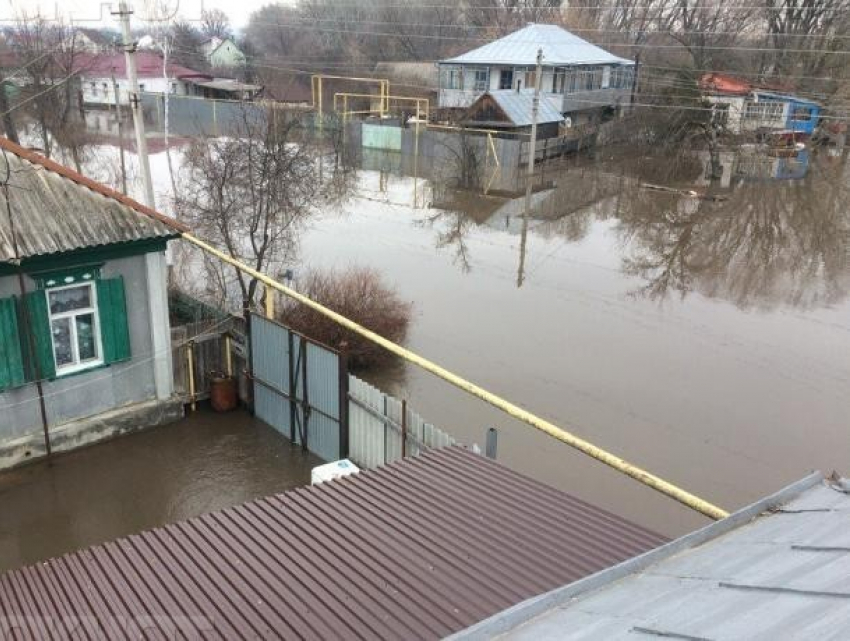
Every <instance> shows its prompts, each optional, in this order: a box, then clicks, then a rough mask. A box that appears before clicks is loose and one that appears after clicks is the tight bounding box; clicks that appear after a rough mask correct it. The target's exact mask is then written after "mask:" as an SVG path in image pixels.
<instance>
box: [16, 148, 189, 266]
mask: <svg viewBox="0 0 850 641" xmlns="http://www.w3.org/2000/svg"><path fill="white" fill-rule="evenodd" d="M0 151H2V153H0V181H5V180H6V164H5V162H4V161H2V158H6V159H8V162H9V169H10V172H9V200H10V202H11V208H12V216H13V217H14V224H15V235H16V237H17V244H18V253H17V257H20V258H30V257H33V256H42V255H46V254H55V253H60V252H67V251H73V250H75V249H83V248H87V247H97V246H101V245H110V244H114V243H126V242H132V241H136V240H146V239H152V238H173V237H175V236H177V235H179V233H180V232H181V231H186V230H187V228H186V227H185V226H184V225H182V224H181V223H179V222H177V221H176V220H174V219H172V218H169V217H168V216H165V215H163V214H160V213H159V212H157V211H154V210H153V209H151V208H149V207H146V206H145V205H142V204H141V203H138V202H136V201H135V200H133V199H132V198H128V197H127V196H125V195H123V194H120V193H118V192H116V191H114V190H113V189H110V188H109V187H107V186H106V185H103V184H101V183H98V182H95V181H94V180H91V179H90V178H86V177H85V176H83V175H82V174H79V173H77V172H76V171H74V170H72V169H70V168H68V167H64V166H62V165H60V164H58V163H56V162H53V161H52V160H49V159H47V158H45V157H44V156H42V155H40V154H37V153H36V152H34V151H29V150H27V149H24V148H23V147H20V146H19V145H16V144H14V143H12V142H10V141H9V140H7V139H6V138H0ZM15 257H16V254H15V250H14V245H13V242H12V234H11V229H10V226H9V217H8V214H7V211H6V196H5V193H4V190H2V189H0V261H4V262H8V261H11V260H12V259H14V258H15Z"/></svg>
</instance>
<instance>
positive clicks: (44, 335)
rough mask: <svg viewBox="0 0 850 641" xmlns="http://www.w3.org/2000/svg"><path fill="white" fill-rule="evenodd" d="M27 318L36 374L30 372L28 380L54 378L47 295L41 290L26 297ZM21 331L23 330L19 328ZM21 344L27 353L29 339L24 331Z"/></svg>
mask: <svg viewBox="0 0 850 641" xmlns="http://www.w3.org/2000/svg"><path fill="white" fill-rule="evenodd" d="M26 300H27V305H26V307H27V316H28V317H29V325H30V329H31V330H32V334H33V339H34V340H33V342H34V343H35V355H34V356H35V360H36V362H37V363H38V372H35V371H31V372H30V374H31V376H30V378H32V379H35V378H36V374H40V375H41V378H42V379H45V378H56V361H54V360H53V342H52V341H51V340H50V319H49V317H48V315H47V295H46V294H45V293H44V290H43V289H37V290H36V291H34V292H30V293H28V294H27V295H26ZM21 329H22V330H23V329H25V328H21ZM21 341H22V342H21V344H22V345H23V346H24V349H25V351H26V353H29V338H28V337H27V335H26V332H25V331H22V332H21Z"/></svg>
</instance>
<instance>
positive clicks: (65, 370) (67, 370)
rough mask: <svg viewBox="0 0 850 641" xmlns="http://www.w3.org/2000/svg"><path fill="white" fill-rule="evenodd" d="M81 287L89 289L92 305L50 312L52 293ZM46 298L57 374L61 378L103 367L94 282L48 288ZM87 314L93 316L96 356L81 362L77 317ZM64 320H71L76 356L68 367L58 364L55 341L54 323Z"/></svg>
mask: <svg viewBox="0 0 850 641" xmlns="http://www.w3.org/2000/svg"><path fill="white" fill-rule="evenodd" d="M79 287H88V288H89V301H90V302H91V305H89V306H88V307H81V308H79V309H73V310H71V311H67V312H59V313H56V314H54V313H53V312H51V311H50V294H51V293H52V292H58V291H61V290H64V289H74V288H79ZM44 296H45V297H46V298H47V321H48V327H49V329H50V349H51V354H52V356H53V363H54V365H55V366H56V374H57V375H59V376H63V375H65V374H73V373H74V372H79V371H82V370H85V369H89V368H92V367H97V366H99V365H103V362H104V361H103V340H102V337H101V334H100V313H99V310H98V305H97V287H95V283H94V281H86V282H82V283H71V284H70V285H60V286H58V287H47V288H45V290H44ZM85 314H91V315H92V323H93V325H94V348H95V353H96V355H95V357H94V358H89V359H87V360H84V361H81V360H80V342H79V340H78V338H77V322H76V317H77V316H83V315H85ZM62 318H69V319H71V320H70V322H69V323H68V325H69V327H70V329H71V351H72V353H73V355H74V362H73V363H68V364H66V365H60V364H59V363H58V362H56V343H55V342H54V340H53V321H54V320H59V319H62Z"/></svg>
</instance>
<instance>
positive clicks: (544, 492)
mask: <svg viewBox="0 0 850 641" xmlns="http://www.w3.org/2000/svg"><path fill="white" fill-rule="evenodd" d="M457 454H458V451H457V450H455V449H454V448H447V451H446V452H445V455H446V457H447V458H448V457H454V456H457ZM472 456H474V455H472ZM477 458H483V457H477ZM485 460H486V459H485ZM483 464H484V463H481V462H477V461H474V460H473V462H472V463H470V465H469V467H470V468H474V467H475V466H476V465H478V466H480V465H483ZM450 473H452V474H456V475H458V476H459V477H461V478H462V477H463V475H464V474H465V473H466V470H464V469H458V468H457V466H454V467H452V468H451V470H450ZM501 476H503V477H505V478H501ZM508 477H512V479H513V480H512V483H510V484H508V483H507V482H506V481H505V479H506V478H508ZM495 485H497V486H498V487H499V488H500V489H501V490H502V491H503V492H505V493H506V494H508V495H510V496H515V497H517V498H518V499H520V505H521V506H522V507H525V506H529V507H530V506H534V505H537V506H541V505H544V503H543V497H551V498H552V499H554V500H555V501H556V502H557V504H558V505H560V506H564V512H565V513H566V514H570V515H571V518H575V514H574V513H575V512H576V511H579V510H581V512H582V513H581V517H582V519H583V520H585V521H586V522H588V523H594V524H597V525H598V526H599V528H600V529H610V528H611V526H613V525H616V526H618V529H620V530H626V531H628V532H630V533H632V534H633V535H634V538H637V539H638V540H639V541H645V538H646V536H653V537H655V538H656V539H658V543H659V544H661V543H664V542H666V541H667V538H666V537H663V536H661V535H660V534H657V533H655V532H653V531H652V530H649V529H647V528H645V527H643V526H640V525H637V524H635V523H631V522H627V523H625V524H622V521H623V519H622V518H621V517H618V516H617V515H615V514H614V513H612V512H609V511H608V510H605V509H604V508H599V507H596V506H594V505H592V504H590V503H588V502H587V501H584V500H582V499H580V498H578V497H576V496H573V495H571V494H565V493H563V492H559V491H558V490H555V489H554V488H552V487H549V486H547V485H545V484H543V483H540V482H538V481H533V480H532V479H530V478H528V477H525V476H523V475H521V474H519V473H517V472H514V471H513V470H510V469H508V470H507V474H505V475H500V478H499V479H498V480H497V482H496V483H495ZM520 489H523V490H526V491H525V492H520ZM532 491H533V492H532ZM567 505H569V507H568V508H567V507H566V506H567Z"/></svg>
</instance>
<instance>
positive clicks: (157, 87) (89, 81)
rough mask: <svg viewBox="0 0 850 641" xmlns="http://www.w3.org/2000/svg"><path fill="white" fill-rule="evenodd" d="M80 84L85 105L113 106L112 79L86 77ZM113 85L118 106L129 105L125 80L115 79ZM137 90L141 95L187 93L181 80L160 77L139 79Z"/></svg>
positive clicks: (126, 81) (181, 94)
mask: <svg viewBox="0 0 850 641" xmlns="http://www.w3.org/2000/svg"><path fill="white" fill-rule="evenodd" d="M81 83H82V91H83V102H84V103H85V104H89V105H102V106H107V105H114V104H115V91H114V89H113V84H112V78H88V77H87V78H83V79H82V80H81ZM115 83H116V84H117V86H118V104H119V105H124V106H126V105H129V104H130V101H129V98H128V96H129V94H130V92H129V87H130V83H129V81H128V80H127V79H126V78H116V79H115ZM139 88H140V89H141V91H142V92H143V93H165V92H166V91H168V92H169V93H171V94H172V95H176V96H185V95H187V93H188V85H187V84H186V83H185V82H183V81H182V80H177V79H175V78H170V79H168V80H166V79H165V78H162V77H157V78H139Z"/></svg>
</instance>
